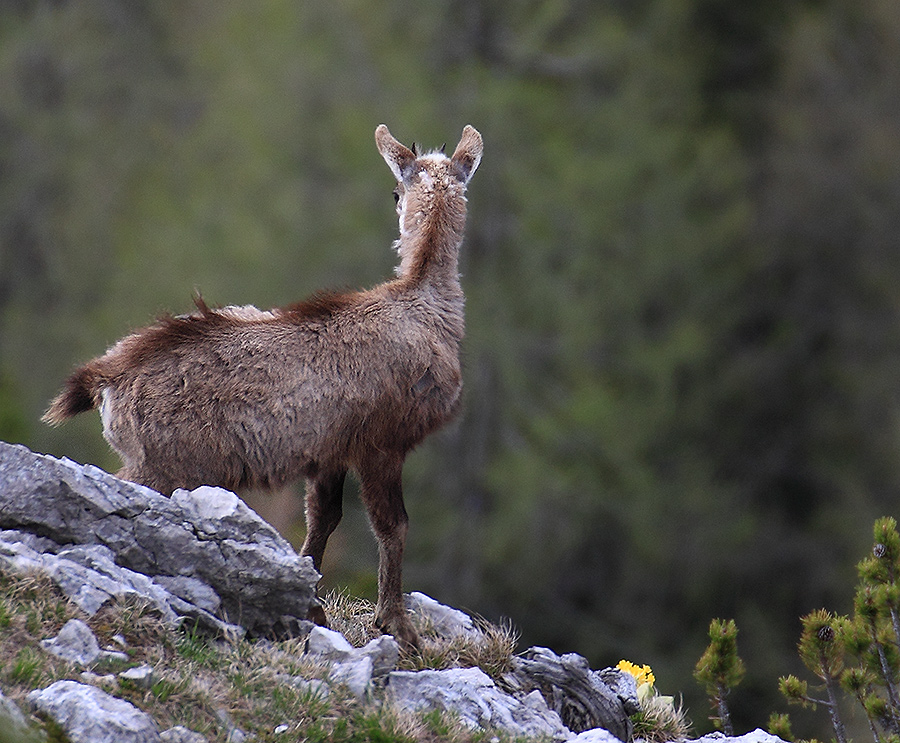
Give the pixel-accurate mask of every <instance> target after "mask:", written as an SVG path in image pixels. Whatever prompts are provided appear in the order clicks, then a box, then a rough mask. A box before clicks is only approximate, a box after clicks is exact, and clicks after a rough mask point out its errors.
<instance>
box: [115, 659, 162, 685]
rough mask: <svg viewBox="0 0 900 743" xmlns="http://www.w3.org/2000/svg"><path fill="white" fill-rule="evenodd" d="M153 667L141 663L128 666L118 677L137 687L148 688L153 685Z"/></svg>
mask: <svg viewBox="0 0 900 743" xmlns="http://www.w3.org/2000/svg"><path fill="white" fill-rule="evenodd" d="M153 678H154V676H153V669H152V668H151V667H150V666H149V665H147V664H146V663H143V664H142V665H139V666H135V667H134V668H129V669H128V670H127V671H122V672H121V673H120V674H119V679H120V680H122V681H125V682H127V683H129V684H132V685H134V686H136V687H137V688H139V689H149V688H150V687H151V686H153Z"/></svg>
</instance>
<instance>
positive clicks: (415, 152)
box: [409, 142, 419, 157]
mask: <svg viewBox="0 0 900 743" xmlns="http://www.w3.org/2000/svg"><path fill="white" fill-rule="evenodd" d="M409 149H411V150H412V153H413V155H415V156H416V157H418V156H419V147H418V145H416V143H415V142H413V143H412V144H411V145H410V147H409Z"/></svg>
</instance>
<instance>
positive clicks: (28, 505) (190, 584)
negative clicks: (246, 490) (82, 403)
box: [0, 442, 320, 637]
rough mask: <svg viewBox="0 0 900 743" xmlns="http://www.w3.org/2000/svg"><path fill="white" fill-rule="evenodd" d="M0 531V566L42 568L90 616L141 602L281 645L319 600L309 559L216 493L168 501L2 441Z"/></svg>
mask: <svg viewBox="0 0 900 743" xmlns="http://www.w3.org/2000/svg"><path fill="white" fill-rule="evenodd" d="M0 530H3V531H0V563H3V564H5V565H6V566H7V567H10V568H12V569H14V570H27V569H35V568H39V569H42V570H44V571H45V572H47V573H48V574H49V575H50V576H51V577H52V578H53V579H54V581H56V582H57V583H58V584H59V585H60V587H61V588H62V590H63V591H64V592H65V593H66V594H67V595H68V596H69V597H70V598H72V599H73V600H74V601H76V603H78V604H79V606H81V607H82V608H84V609H85V610H86V611H88V613H94V612H95V611H97V609H99V607H100V606H102V604H103V603H105V602H106V601H107V600H108V599H109V597H111V596H124V595H128V594H130V593H141V594H145V595H150V596H151V597H152V599H153V601H154V603H156V604H157V606H158V607H159V608H160V610H161V611H162V612H163V614H164V615H165V616H167V617H169V618H171V619H173V620H174V619H176V618H177V617H189V618H192V619H195V620H199V621H200V622H201V623H202V624H205V625H207V626H208V627H210V628H214V629H217V630H219V631H227V630H229V629H234V625H239V626H240V627H242V628H243V629H244V630H246V631H247V632H249V633H250V634H251V635H253V636H262V637H280V636H284V635H287V634H297V633H300V632H301V631H303V629H305V628H306V626H307V625H306V622H305V620H306V617H307V614H308V612H309V609H310V607H312V606H313V605H315V602H316V601H317V599H316V598H315V586H316V583H317V582H318V580H319V577H320V576H319V574H318V573H317V572H316V570H315V569H314V568H313V566H312V560H311V559H310V558H307V557H301V556H299V555H298V554H297V553H296V552H295V551H294V550H293V548H292V547H291V546H290V545H289V544H288V543H287V542H286V541H285V540H284V539H283V538H282V537H281V536H280V535H279V534H278V533H277V532H276V531H275V530H274V529H273V528H272V527H271V526H269V525H268V524H267V523H266V522H265V521H263V520H262V519H261V518H260V517H259V516H257V515H256V513H254V512H253V511H252V510H250V509H249V508H248V507H247V506H246V505H244V503H243V502H242V501H241V500H240V499H239V498H238V497H237V496H236V495H235V494H234V493H231V492H229V491H227V490H223V489H221V488H212V487H206V486H204V487H200V488H197V489H196V490H192V491H186V490H177V491H175V493H173V495H172V497H171V498H167V497H166V496H164V495H161V494H160V493H157V492H156V491H154V490H151V489H150V488H146V487H143V486H141V485H135V484H134V483H129V482H125V481H123V480H119V479H117V478H115V477H113V476H112V475H110V474H108V473H106V472H104V471H103V470H101V469H99V468H97V467H93V466H91V465H80V464H77V463H75V462H72V461H70V460H68V459H57V458H55V457H51V456H48V455H42V454H36V453H34V452H32V451H31V450H29V449H28V448H26V447H24V446H19V445H14V444H7V443H5V442H0Z"/></svg>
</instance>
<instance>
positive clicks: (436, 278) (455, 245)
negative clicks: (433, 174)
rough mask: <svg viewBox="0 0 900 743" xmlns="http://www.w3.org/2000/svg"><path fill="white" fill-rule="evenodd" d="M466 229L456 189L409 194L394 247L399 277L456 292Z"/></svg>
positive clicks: (463, 205)
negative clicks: (461, 248) (460, 254)
mask: <svg viewBox="0 0 900 743" xmlns="http://www.w3.org/2000/svg"><path fill="white" fill-rule="evenodd" d="M465 225H466V199H465V196H463V194H462V193H461V189H460V188H459V187H456V186H452V187H449V188H444V189H428V190H425V191H424V192H423V193H411V194H409V195H408V197H407V203H406V204H405V207H404V209H403V213H402V215H401V218H400V239H399V240H398V241H397V243H396V247H397V252H398V253H399V254H400V265H399V266H398V267H397V274H398V276H399V277H400V278H401V279H405V280H406V281H409V282H414V283H427V284H431V285H433V286H435V287H448V288H458V287H459V249H460V246H461V244H462V240H463V232H464V230H465Z"/></svg>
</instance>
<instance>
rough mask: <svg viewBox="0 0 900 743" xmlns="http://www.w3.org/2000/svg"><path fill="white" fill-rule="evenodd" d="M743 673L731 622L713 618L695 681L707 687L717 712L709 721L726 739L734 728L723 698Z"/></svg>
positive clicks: (695, 672)
mask: <svg viewBox="0 0 900 743" xmlns="http://www.w3.org/2000/svg"><path fill="white" fill-rule="evenodd" d="M744 670H745V669H744V662H743V661H742V660H741V659H740V658H739V657H738V653H737V625H736V624H735V622H734V620H733V619H729V620H723V619H713V620H712V622H710V625H709V646H708V647H707V648H706V651H705V652H704V653H703V655H702V656H701V657H700V660H699V661H698V662H697V666H696V668H695V669H694V678H695V679H697V681H699V682H700V683H701V684H703V686H705V687H706V693H707V694H708V695H709V698H710V703H711V704H712V706H713V708H714V709H715V710H716V716H715V717H713V718H711V719H712V720H713V722H714V723H715V725H716V727H717V728H719V729H721V730H722V732H724V733H725V735H728V736H733V735H734V729H733V727H732V725H731V715H730V714H729V712H728V705H727V703H726V698H727V697H728V695H729V693H730V692H731V690H732V689H734V688H735V687H736V686H737V685H738V684H739V683H740V682H741V679H743V677H744ZM840 743H843V742H842V741H841V742H840Z"/></svg>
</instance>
